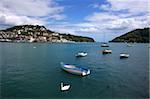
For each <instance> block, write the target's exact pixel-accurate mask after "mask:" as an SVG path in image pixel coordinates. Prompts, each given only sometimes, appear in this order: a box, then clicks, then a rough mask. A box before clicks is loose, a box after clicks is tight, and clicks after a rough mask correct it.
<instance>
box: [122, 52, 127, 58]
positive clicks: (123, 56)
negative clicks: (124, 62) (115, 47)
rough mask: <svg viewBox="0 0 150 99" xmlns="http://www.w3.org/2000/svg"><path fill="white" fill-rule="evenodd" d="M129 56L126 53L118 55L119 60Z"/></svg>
mask: <svg viewBox="0 0 150 99" xmlns="http://www.w3.org/2000/svg"><path fill="white" fill-rule="evenodd" d="M128 57H129V54H127V53H120V58H128Z"/></svg>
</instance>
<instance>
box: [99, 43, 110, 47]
mask: <svg viewBox="0 0 150 99" xmlns="http://www.w3.org/2000/svg"><path fill="white" fill-rule="evenodd" d="M101 47H109V45H108V44H107V43H102V45H101Z"/></svg>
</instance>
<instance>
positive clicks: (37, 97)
mask: <svg viewBox="0 0 150 99" xmlns="http://www.w3.org/2000/svg"><path fill="white" fill-rule="evenodd" d="M100 45H101V44H100V43H72V44H71V43H70V44H69V43H68V44H67V43H66V44H62V43H0V73H1V75H0V81H1V82H0V88H1V91H0V92H1V99H148V98H149V47H148V44H140V43H137V44H134V46H132V47H127V46H126V44H124V43H109V45H110V47H109V49H111V50H112V54H109V55H102V52H101V51H102V50H103V49H104V48H101V47H100ZM80 51H85V52H87V53H88V55H87V56H86V57H82V58H76V57H75V54H76V53H78V52H80ZM122 52H125V53H129V54H130V57H129V58H127V59H120V58H119V54H120V53H122ZM60 62H64V63H67V64H74V65H78V66H83V67H88V68H89V69H91V74H90V75H88V76H85V77H80V76H76V75H72V74H69V73H66V72H64V71H63V70H61V68H60ZM61 82H64V83H65V84H70V85H71V88H70V90H69V91H65V92H61V91H60V83H61Z"/></svg>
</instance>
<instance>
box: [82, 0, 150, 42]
mask: <svg viewBox="0 0 150 99" xmlns="http://www.w3.org/2000/svg"><path fill="white" fill-rule="evenodd" d="M148 3H149V2H148V0H138V1H137V0H107V1H106V3H104V4H94V5H93V8H94V9H99V11H95V12H93V13H92V14H90V15H88V16H87V17H85V21H86V23H90V24H93V25H94V26H93V27H97V32H96V31H95V33H99V34H101V33H102V34H103V33H107V34H109V36H110V37H113V36H116V34H117V35H121V34H122V33H125V32H128V31H131V30H133V29H136V28H144V27H149V26H150V22H149V20H148V17H149V15H148V12H149V11H148ZM87 28H88V27H87ZM89 31H90V30H89ZM119 32H120V33H119ZM115 33H116V34H115ZM118 33H119V34H118ZM109 39H112V38H109Z"/></svg>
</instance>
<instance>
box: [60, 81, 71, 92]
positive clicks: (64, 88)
mask: <svg viewBox="0 0 150 99" xmlns="http://www.w3.org/2000/svg"><path fill="white" fill-rule="evenodd" d="M70 87H71V86H70V85H64V84H63V82H61V84H60V90H61V91H67V90H69V89H70Z"/></svg>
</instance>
